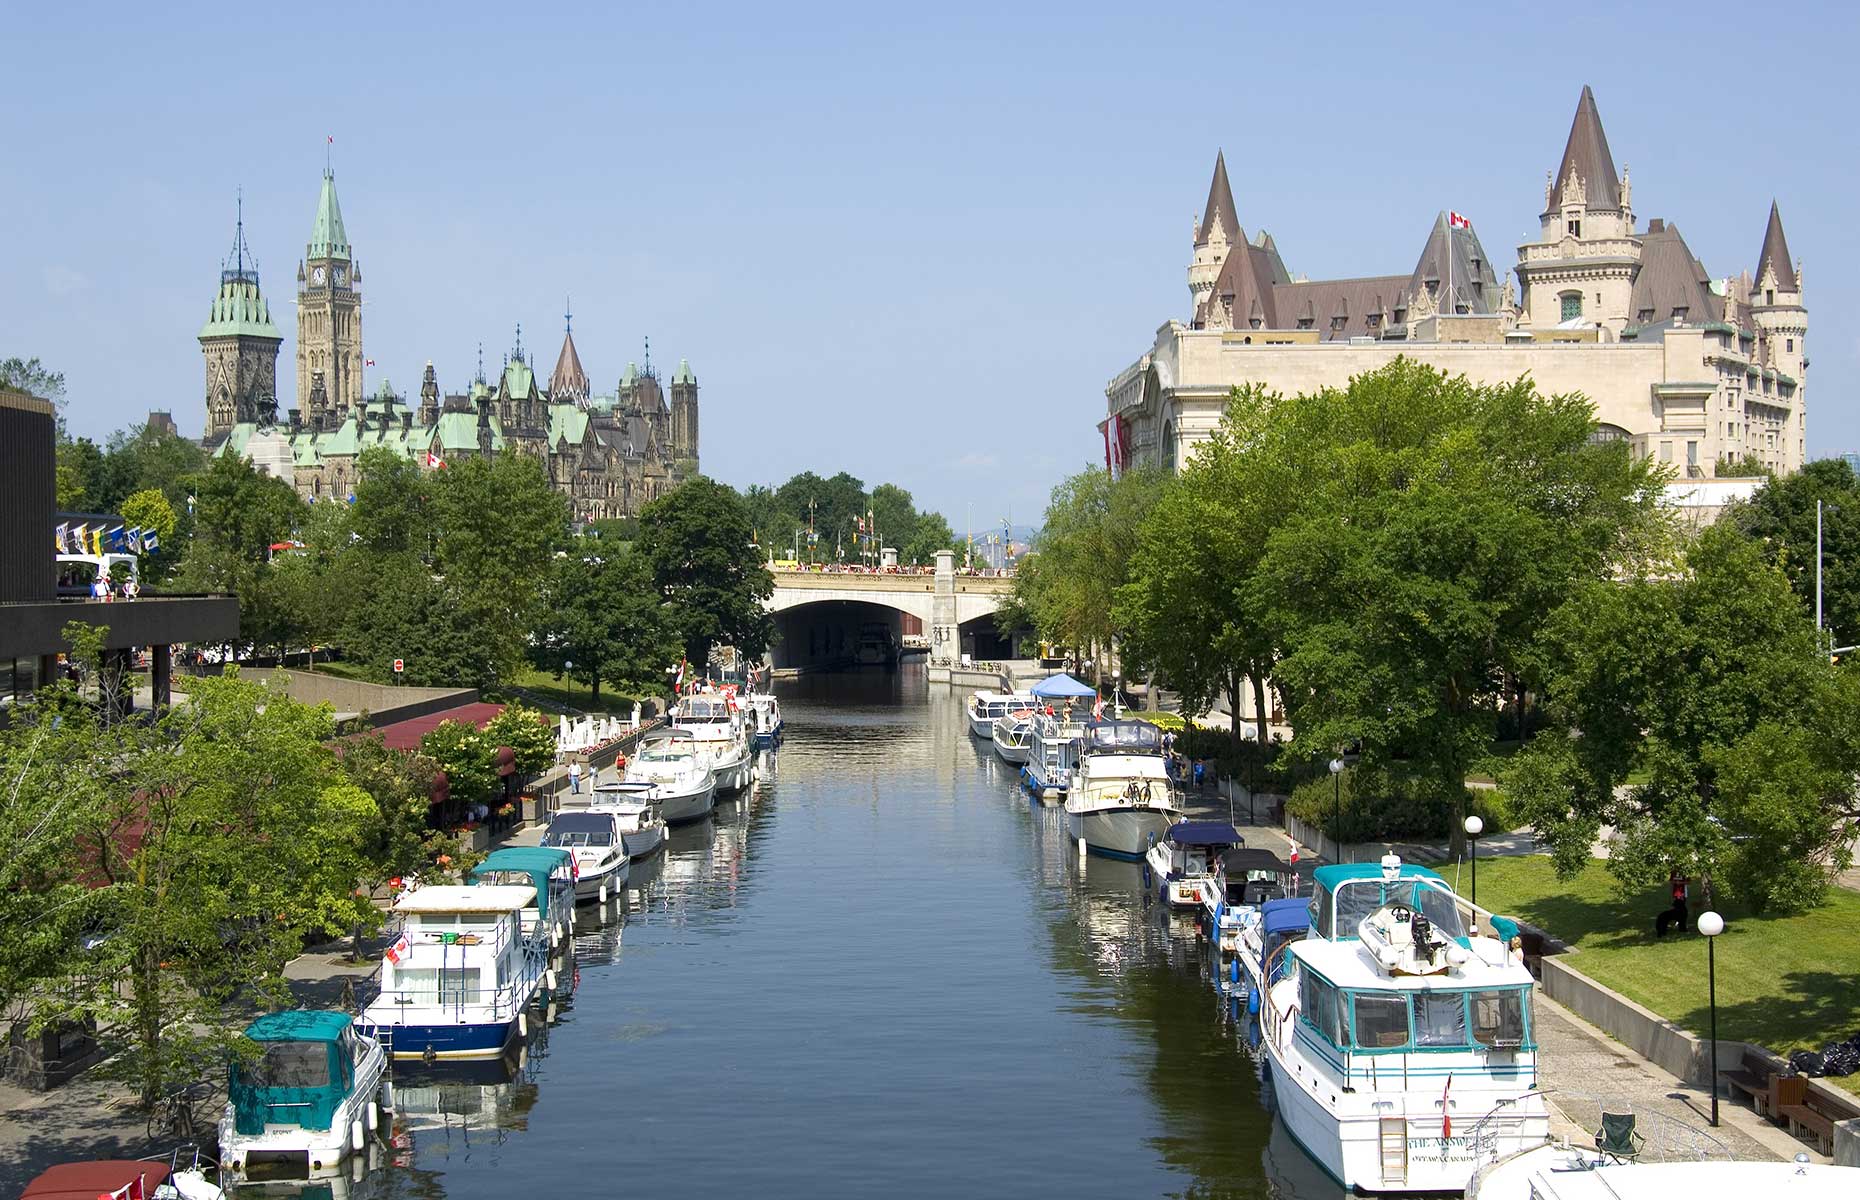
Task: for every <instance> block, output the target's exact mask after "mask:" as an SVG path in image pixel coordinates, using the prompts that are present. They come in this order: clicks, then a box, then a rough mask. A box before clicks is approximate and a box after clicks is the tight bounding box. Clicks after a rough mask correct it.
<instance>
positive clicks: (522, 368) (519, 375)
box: [504, 358, 536, 400]
mask: <svg viewBox="0 0 1860 1200" xmlns="http://www.w3.org/2000/svg"><path fill="white" fill-rule="evenodd" d="M535 387H536V376H535V375H533V374H531V372H530V364H528V363H526V362H524V361H523V360H522V359H520V358H513V359H511V360H510V361H509V362H508V363H505V364H504V394H505V395H507V396H509V397H510V398H511V399H512V400H528V399H529V398H530V396H531V395H532V394H533V393H534V390H535Z"/></svg>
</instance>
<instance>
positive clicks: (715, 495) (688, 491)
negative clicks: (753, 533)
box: [636, 475, 775, 668]
mask: <svg viewBox="0 0 1860 1200" xmlns="http://www.w3.org/2000/svg"><path fill="white" fill-rule="evenodd" d="M639 524H640V529H639V541H638V542H637V543H636V548H637V549H638V550H639V551H640V552H642V553H643V554H644V556H645V561H646V562H647V563H648V564H649V565H650V566H651V569H652V581H653V586H654V587H655V588H656V589H657V591H658V593H659V594H660V595H662V596H663V597H665V599H666V601H667V602H668V603H669V605H670V609H671V615H672V620H673V622H674V623H675V625H676V628H677V634H678V638H679V641H680V642H682V643H683V646H684V653H685V656H686V657H687V658H688V659H689V660H690V661H691V662H692V663H693V664H695V665H697V666H698V667H700V668H701V667H702V666H703V665H704V664H705V663H706V662H707V661H708V660H709V656H710V649H711V647H712V646H717V645H732V646H735V647H736V648H737V649H738V650H739V651H741V652H742V653H743V654H745V655H747V656H749V657H751V658H755V657H758V656H760V655H761V654H762V652H763V651H764V650H766V649H767V648H768V644H769V639H770V637H771V636H772V635H773V633H774V621H773V620H772V619H771V618H770V616H769V614H768V612H767V611H766V610H765V609H764V608H763V601H765V600H767V599H768V598H769V596H770V595H772V594H773V593H774V590H775V581H774V580H773V579H772V578H771V577H770V576H769V573H768V569H767V568H766V567H765V566H763V563H762V559H761V557H760V556H759V555H758V553H757V550H756V547H755V546H754V545H752V544H751V541H750V528H749V514H748V512H747V511H746V510H745V509H744V506H743V501H742V499H741V497H739V496H738V495H737V494H736V492H735V491H733V490H732V489H730V488H729V487H726V486H725V485H723V484H720V483H717V482H715V481H713V480H711V479H708V478H706V477H704V476H702V475H699V476H696V477H694V478H692V479H689V480H686V481H685V482H684V483H683V484H681V485H680V486H679V487H678V488H677V489H676V490H674V491H672V492H669V493H667V494H666V495H664V496H661V497H659V498H658V499H657V500H654V501H653V502H652V503H651V504H648V505H647V506H646V508H645V511H643V512H642V513H641V514H640V521H639Z"/></svg>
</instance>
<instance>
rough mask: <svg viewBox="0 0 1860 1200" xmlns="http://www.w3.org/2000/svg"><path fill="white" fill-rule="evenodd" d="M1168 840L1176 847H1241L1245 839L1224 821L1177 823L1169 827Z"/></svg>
mask: <svg viewBox="0 0 1860 1200" xmlns="http://www.w3.org/2000/svg"><path fill="white" fill-rule="evenodd" d="M1169 840H1170V841H1172V842H1174V843H1175V844H1176V845H1178V846H1241V845H1245V844H1246V839H1245V838H1243V837H1241V836H1240V831H1239V830H1238V829H1235V828H1234V827H1233V826H1232V825H1230V824H1228V823H1227V822H1226V821H1177V822H1176V823H1175V824H1173V825H1171V826H1169Z"/></svg>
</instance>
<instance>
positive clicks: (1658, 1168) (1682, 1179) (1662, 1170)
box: [1465, 1130, 1860, 1200]
mask: <svg viewBox="0 0 1860 1200" xmlns="http://www.w3.org/2000/svg"><path fill="white" fill-rule="evenodd" d="M1690 1132H1691V1133H1692V1135H1693V1140H1692V1146H1693V1147H1695V1148H1696V1149H1693V1150H1692V1152H1691V1153H1690V1154H1689V1155H1688V1157H1687V1158H1686V1159H1680V1160H1669V1161H1649V1160H1648V1159H1647V1158H1645V1157H1641V1156H1638V1155H1632V1154H1629V1155H1622V1154H1613V1153H1609V1152H1608V1151H1607V1150H1602V1149H1596V1148H1594V1147H1585V1146H1576V1145H1545V1146H1537V1147H1535V1148H1533V1149H1529V1150H1524V1151H1520V1152H1519V1153H1517V1154H1513V1155H1511V1156H1510V1157H1508V1158H1504V1159H1501V1160H1500V1161H1498V1162H1495V1163H1492V1164H1490V1165H1487V1166H1484V1167H1481V1168H1479V1170H1478V1171H1476V1172H1474V1174H1473V1177H1472V1179H1471V1181H1470V1182H1468V1183H1467V1185H1466V1192H1465V1196H1466V1200H1666V1198H1667V1197H1671V1196H1685V1197H1687V1198H1688V1200H1749V1198H1750V1197H1752V1196H1761V1195H1763V1194H1764V1193H1765V1192H1768V1191H1769V1190H1770V1189H1772V1188H1774V1189H1776V1190H1777V1191H1779V1192H1783V1193H1785V1194H1786V1195H1787V1196H1788V1198H1789V1200H1848V1198H1850V1197H1853V1196H1860V1167H1850V1166H1840V1165H1831V1164H1827V1163H1810V1162H1806V1161H1802V1160H1803V1159H1805V1158H1806V1157H1807V1156H1806V1155H1803V1156H1801V1157H1800V1158H1798V1160H1797V1161H1795V1162H1761V1161H1745V1160H1733V1159H1731V1158H1730V1155H1729V1152H1728V1151H1727V1150H1725V1149H1724V1147H1723V1144H1722V1143H1719V1142H1717V1140H1716V1139H1715V1138H1712V1137H1711V1136H1710V1135H1709V1134H1708V1133H1705V1132H1704V1131H1702V1130H1691V1131H1690ZM1627 1136H1630V1137H1643V1136H1644V1135H1643V1134H1641V1133H1639V1132H1638V1131H1631V1132H1629V1133H1628V1135H1627ZM1596 1138H1597V1141H1598V1143H1600V1142H1605V1141H1606V1138H1607V1131H1606V1130H1604V1131H1601V1132H1598V1133H1597V1135H1596Z"/></svg>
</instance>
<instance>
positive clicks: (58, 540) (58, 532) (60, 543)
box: [52, 521, 71, 554]
mask: <svg viewBox="0 0 1860 1200" xmlns="http://www.w3.org/2000/svg"><path fill="white" fill-rule="evenodd" d="M70 532H71V524H70V522H68V521H67V522H65V523H64V524H62V525H60V526H59V527H58V528H57V529H54V530H52V545H53V547H55V549H56V552H57V553H59V554H63V553H64V552H65V535H66V534H67V533H70Z"/></svg>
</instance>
